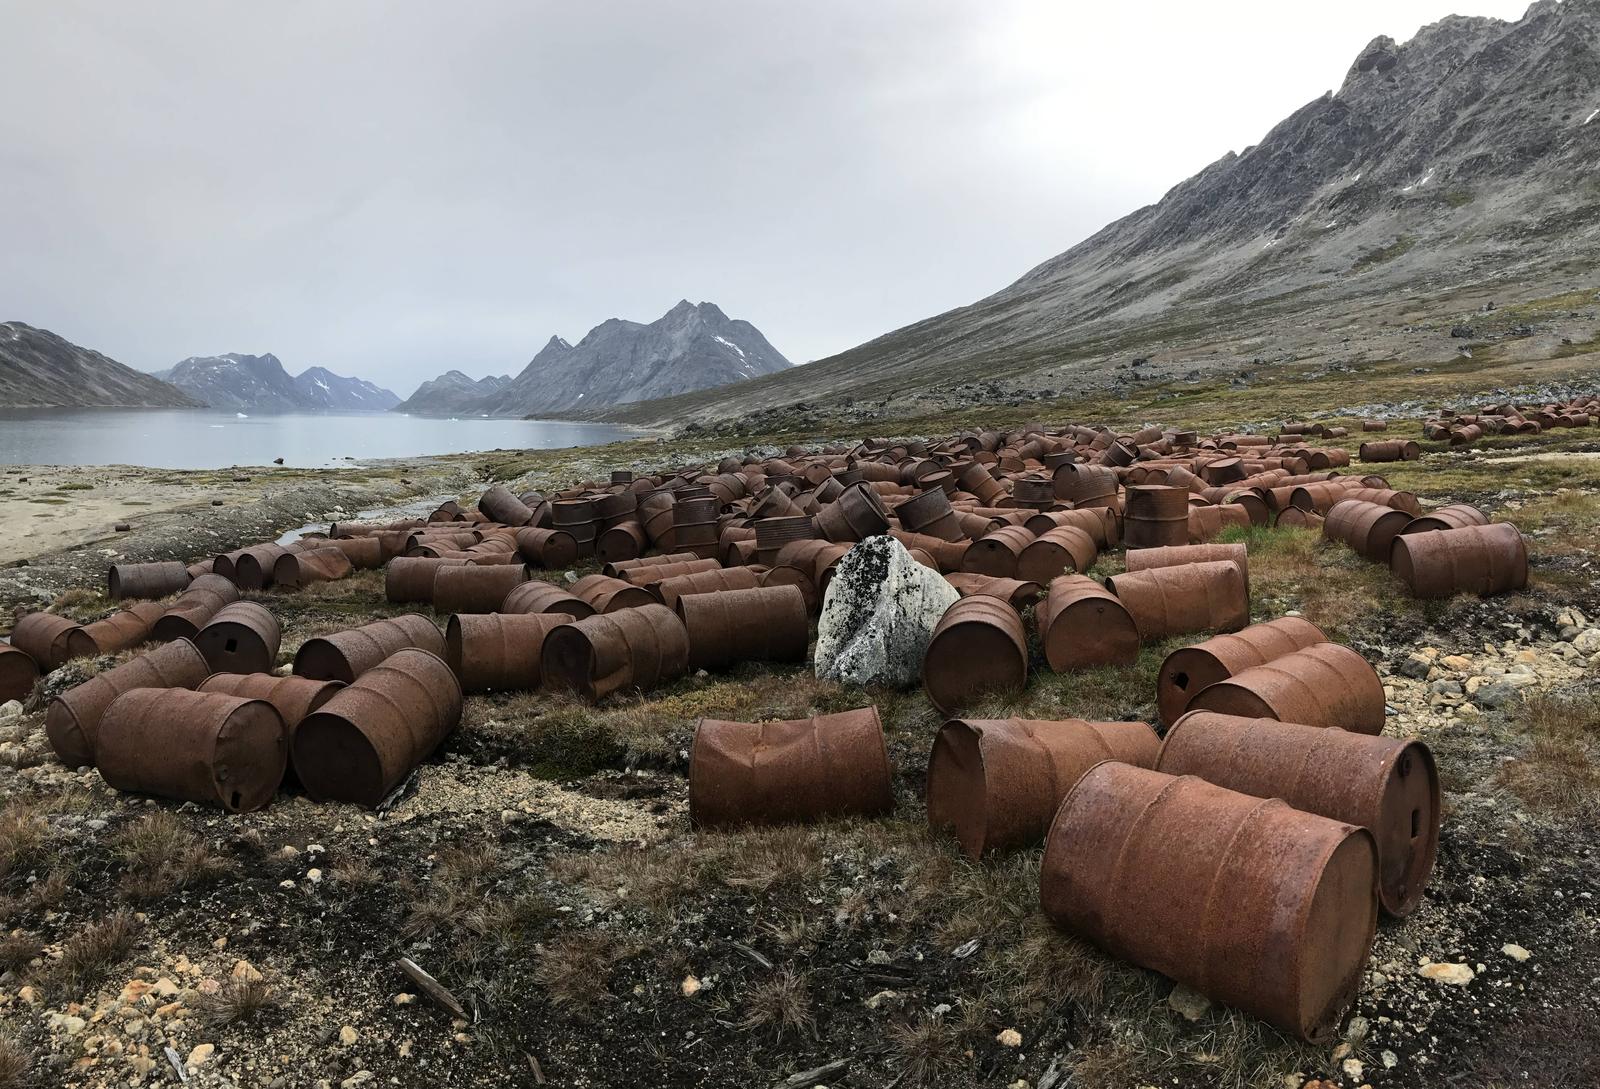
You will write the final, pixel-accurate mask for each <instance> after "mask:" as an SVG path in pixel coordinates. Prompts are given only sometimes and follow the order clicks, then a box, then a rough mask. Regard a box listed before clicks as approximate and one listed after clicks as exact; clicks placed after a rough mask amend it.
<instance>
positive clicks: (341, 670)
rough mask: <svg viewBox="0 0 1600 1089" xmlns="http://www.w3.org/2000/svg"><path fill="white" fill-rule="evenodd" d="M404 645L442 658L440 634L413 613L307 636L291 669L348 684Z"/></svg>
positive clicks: (314, 676)
mask: <svg viewBox="0 0 1600 1089" xmlns="http://www.w3.org/2000/svg"><path fill="white" fill-rule="evenodd" d="M406 647H416V648H418V649H419V650H425V651H427V652H428V653H429V654H432V655H434V656H435V657H439V658H442V657H444V636H442V635H440V634H439V629H438V628H437V627H436V626H435V625H434V623H433V621H432V620H430V619H428V618H427V617H425V616H422V615H420V614H417V613H407V614H406V615H405V616H397V617H395V618H394V619H392V620H375V621H373V622H372V623H371V624H363V625H361V627H359V628H350V629H348V630H346V631H340V632H334V633H333V634H332V635H319V636H314V637H313V638H310V639H307V640H306V641H305V642H304V643H301V644H300V649H299V650H298V651H296V652H295V656H294V672H295V674H296V675H297V676H300V677H310V678H312V679H314V680H324V681H342V682H344V683H345V684H351V683H353V682H354V681H355V679H356V678H357V677H359V676H361V675H362V674H363V673H365V672H366V671H367V670H369V669H371V668H372V667H373V666H375V665H378V664H379V663H380V662H382V661H384V660H385V659H386V658H388V657H389V656H390V655H392V654H395V653H397V652H399V651H401V650H404V649H405V648H406Z"/></svg>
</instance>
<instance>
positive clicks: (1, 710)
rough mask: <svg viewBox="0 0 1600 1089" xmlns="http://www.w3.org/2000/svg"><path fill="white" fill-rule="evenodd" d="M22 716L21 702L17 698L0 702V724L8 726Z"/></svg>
mask: <svg viewBox="0 0 1600 1089" xmlns="http://www.w3.org/2000/svg"><path fill="white" fill-rule="evenodd" d="M21 717H22V703H21V702H20V701H18V700H6V702H4V703H0V726H8V725H10V724H11V723H13V722H15V721H17V719H19V718H21Z"/></svg>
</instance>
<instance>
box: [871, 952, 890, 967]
mask: <svg viewBox="0 0 1600 1089" xmlns="http://www.w3.org/2000/svg"><path fill="white" fill-rule="evenodd" d="M867 963H868V964H877V965H883V964H893V963H894V958H893V957H891V956H889V953H888V951H887V950H884V949H869V950H867Z"/></svg>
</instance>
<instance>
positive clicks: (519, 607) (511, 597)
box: [492, 579, 595, 620]
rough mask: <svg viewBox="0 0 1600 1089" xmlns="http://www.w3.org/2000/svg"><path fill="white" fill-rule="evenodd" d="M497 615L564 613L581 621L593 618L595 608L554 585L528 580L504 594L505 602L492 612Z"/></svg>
mask: <svg viewBox="0 0 1600 1089" xmlns="http://www.w3.org/2000/svg"><path fill="white" fill-rule="evenodd" d="M492 611H494V612H499V613H566V614H567V615H568V616H571V617H573V618H575V619H578V620H582V619H583V618H584V617H586V616H593V615H594V613H595V608H594V606H593V605H590V604H589V603H588V602H587V601H585V600H583V598H581V597H578V596H577V595H575V594H570V593H568V592H567V591H566V590H563V589H562V588H561V587H559V586H557V585H555V584H554V583H550V582H544V581H542V580H540V579H529V580H528V581H527V582H524V583H522V584H521V585H519V586H515V587H513V588H512V589H511V591H510V593H508V594H506V597H505V600H504V601H502V602H501V603H500V607H499V608H498V609H495V610H492Z"/></svg>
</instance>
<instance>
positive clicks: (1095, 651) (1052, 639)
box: [1037, 575, 1139, 673]
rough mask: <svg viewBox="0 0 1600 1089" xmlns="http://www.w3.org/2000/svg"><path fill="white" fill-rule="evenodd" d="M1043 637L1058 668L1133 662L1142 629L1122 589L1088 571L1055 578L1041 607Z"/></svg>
mask: <svg viewBox="0 0 1600 1089" xmlns="http://www.w3.org/2000/svg"><path fill="white" fill-rule="evenodd" d="M1037 615H1038V618H1039V641H1040V642H1041V643H1043V644H1044V657H1045V661H1046V662H1048V663H1049V665H1050V668H1051V669H1052V670H1054V671H1055V672H1057V673H1068V672H1071V671H1072V670H1076V669H1093V668H1094V667H1096V666H1104V665H1128V664H1130V663H1132V662H1133V661H1134V660H1135V659H1137V658H1138V657H1139V629H1138V627H1137V626H1136V625H1135V624H1134V622H1133V617H1132V616H1130V615H1129V614H1128V610H1127V608H1125V607H1124V606H1123V604H1122V602H1121V601H1119V600H1117V597H1116V595H1114V594H1112V593H1110V592H1109V591H1108V590H1106V588H1105V587H1104V586H1102V585H1100V583H1098V582H1096V581H1095V580H1094V579H1092V578H1089V577H1087V576H1085V575H1063V576H1061V577H1060V578H1058V579H1055V580H1054V581H1052V582H1051V583H1050V589H1049V591H1048V592H1047V593H1046V595H1045V599H1044V603H1043V604H1041V605H1040V606H1039V608H1038V613H1037Z"/></svg>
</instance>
